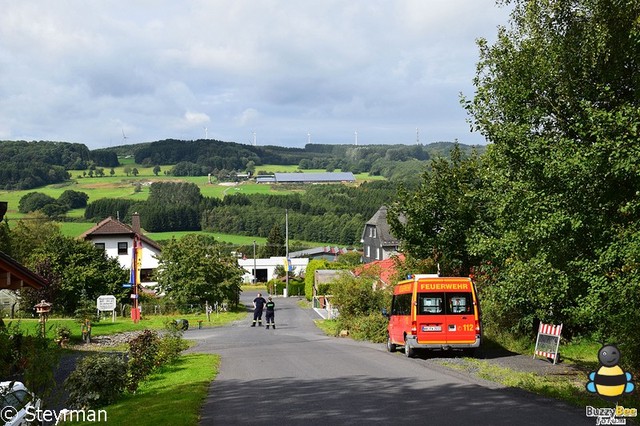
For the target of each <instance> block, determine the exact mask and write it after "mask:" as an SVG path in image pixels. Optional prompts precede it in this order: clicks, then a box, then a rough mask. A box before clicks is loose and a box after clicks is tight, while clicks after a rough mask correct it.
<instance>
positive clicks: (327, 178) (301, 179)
mask: <svg viewBox="0 0 640 426" xmlns="http://www.w3.org/2000/svg"><path fill="white" fill-rule="evenodd" d="M355 181H356V178H355V176H354V175H353V173H351V172H340V173H338V172H335V173H274V174H273V176H263V175H260V176H258V177H256V182H258V183H333V182H341V183H346V182H355Z"/></svg>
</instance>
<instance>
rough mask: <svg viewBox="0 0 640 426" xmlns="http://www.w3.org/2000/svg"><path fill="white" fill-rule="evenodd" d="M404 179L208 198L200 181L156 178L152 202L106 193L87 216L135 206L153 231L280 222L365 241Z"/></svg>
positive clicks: (249, 227) (336, 240)
mask: <svg viewBox="0 0 640 426" xmlns="http://www.w3.org/2000/svg"><path fill="white" fill-rule="evenodd" d="M398 187H399V186H398V184H395V183H391V182H386V181H376V182H368V183H364V184H362V185H360V186H359V187H350V186H345V185H313V186H309V187H307V189H306V191H304V192H301V193H294V194H288V195H265V194H250V195H246V194H233V195H227V196H225V197H224V198H223V199H218V198H211V197H203V196H202V195H201V193H200V189H199V188H198V186H197V185H196V184H194V183H185V182H154V183H152V184H151V186H150V195H149V198H148V199H147V200H146V201H133V200H126V199H111V198H104V199H100V200H96V201H94V202H91V203H89V204H88V205H87V207H86V209H85V218H86V219H88V220H91V221H95V222H98V221H100V220H102V219H104V218H106V217H108V216H112V217H120V218H122V219H121V220H123V221H127V220H129V219H130V216H131V214H132V213H133V212H134V211H135V212H138V213H139V214H140V221H141V225H142V227H143V228H144V229H145V230H147V231H149V232H167V231H198V230H206V231H212V232H223V233H230V234H237V235H250V236H256V237H268V236H269V233H270V232H271V230H272V228H274V226H278V227H280V229H284V228H285V210H287V211H288V218H289V235H290V236H291V238H292V239H296V240H300V241H320V242H327V243H332V244H340V245H354V244H359V241H360V238H361V234H362V229H363V227H364V223H365V222H366V221H367V220H369V219H370V218H371V216H373V214H374V213H375V212H376V211H377V209H378V208H379V207H380V206H381V205H383V204H385V203H387V202H390V201H391V200H392V199H393V197H394V194H396V192H397V190H398Z"/></svg>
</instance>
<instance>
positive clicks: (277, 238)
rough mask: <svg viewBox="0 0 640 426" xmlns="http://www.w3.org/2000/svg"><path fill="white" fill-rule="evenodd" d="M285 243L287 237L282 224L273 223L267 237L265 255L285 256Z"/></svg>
mask: <svg viewBox="0 0 640 426" xmlns="http://www.w3.org/2000/svg"><path fill="white" fill-rule="evenodd" d="M285 244H286V242H285V237H284V234H283V232H282V230H281V228H280V226H278V225H277V224H275V225H273V226H272V227H271V231H269V236H268V237H267V244H266V246H265V248H264V254H263V256H264V257H271V256H284V255H285V254H286V247H285Z"/></svg>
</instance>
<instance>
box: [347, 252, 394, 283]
mask: <svg viewBox="0 0 640 426" xmlns="http://www.w3.org/2000/svg"><path fill="white" fill-rule="evenodd" d="M404 259H405V256H404V254H399V255H398V256H392V257H390V258H388V259H384V260H375V261H373V262H369V263H365V264H364V265H361V266H359V267H357V268H356V269H355V270H354V272H353V273H354V275H356V276H359V275H360V274H362V273H363V272H364V271H367V270H369V269H371V268H376V267H377V268H379V270H380V281H382V282H383V283H384V284H385V285H391V284H393V283H392V282H391V277H393V275H394V274H395V273H396V261H400V262H404Z"/></svg>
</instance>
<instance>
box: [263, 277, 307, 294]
mask: <svg viewBox="0 0 640 426" xmlns="http://www.w3.org/2000/svg"><path fill="white" fill-rule="evenodd" d="M286 287H287V283H284V282H282V281H280V280H271V281H269V282H268V283H267V289H268V290H269V293H270V294H284V289H285V288H286ZM289 296H304V282H302V281H299V280H291V279H290V280H289Z"/></svg>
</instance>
